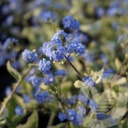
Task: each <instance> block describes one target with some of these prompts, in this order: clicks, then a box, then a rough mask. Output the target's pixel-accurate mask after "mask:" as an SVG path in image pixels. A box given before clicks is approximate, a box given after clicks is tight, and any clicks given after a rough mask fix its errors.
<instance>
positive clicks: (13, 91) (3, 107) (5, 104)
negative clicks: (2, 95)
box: [0, 68, 31, 116]
mask: <svg viewBox="0 0 128 128" xmlns="http://www.w3.org/2000/svg"><path fill="white" fill-rule="evenodd" d="M30 70H31V68H29V69H28V71H27V72H26V73H25V74H24V75H23V77H22V79H21V80H20V81H19V82H18V83H17V84H16V85H15V87H14V88H13V90H12V92H11V94H10V95H9V96H8V97H7V99H6V100H5V102H4V104H3V106H2V107H1V109H0V116H1V115H2V113H3V112H4V109H5V108H6V106H7V104H8V103H9V102H10V100H11V98H12V97H13V95H14V93H15V91H16V89H17V88H18V87H19V85H21V83H22V82H23V80H24V78H25V77H26V75H27V74H28V73H29V72H30Z"/></svg>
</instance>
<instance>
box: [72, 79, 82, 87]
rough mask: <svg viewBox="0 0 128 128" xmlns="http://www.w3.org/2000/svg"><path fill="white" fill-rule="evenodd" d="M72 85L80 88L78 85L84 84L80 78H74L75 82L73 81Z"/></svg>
mask: <svg viewBox="0 0 128 128" xmlns="http://www.w3.org/2000/svg"><path fill="white" fill-rule="evenodd" d="M74 86H75V87H76V88H80V87H82V86H84V83H83V82H82V81H80V80H76V81H75V83H74Z"/></svg>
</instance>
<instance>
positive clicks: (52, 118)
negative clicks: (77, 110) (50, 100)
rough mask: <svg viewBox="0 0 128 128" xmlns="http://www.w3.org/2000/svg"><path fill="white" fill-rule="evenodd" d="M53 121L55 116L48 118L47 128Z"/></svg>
mask: <svg viewBox="0 0 128 128" xmlns="http://www.w3.org/2000/svg"><path fill="white" fill-rule="evenodd" d="M54 119H55V115H51V116H50V119H49V121H48V124H47V127H49V126H51V125H52V123H53V121H54Z"/></svg>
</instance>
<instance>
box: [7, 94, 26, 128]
mask: <svg viewBox="0 0 128 128" xmlns="http://www.w3.org/2000/svg"><path fill="white" fill-rule="evenodd" d="M5 100H6V99H5ZM18 105H19V106H21V107H23V108H24V103H23V99H22V97H20V96H18V95H14V96H13V97H12V99H11V100H10V102H9V103H8V105H7V109H8V116H7V124H9V125H10V126H12V127H16V126H17V124H18V123H19V121H20V120H21V119H22V118H23V116H24V115H22V116H18V115H16V114H15V107H16V106H18ZM14 122H15V123H14Z"/></svg>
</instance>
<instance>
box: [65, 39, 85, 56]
mask: <svg viewBox="0 0 128 128" xmlns="http://www.w3.org/2000/svg"><path fill="white" fill-rule="evenodd" d="M66 50H67V52H69V53H72V52H76V53H77V54H78V56H81V55H83V54H84V53H85V46H84V45H82V43H81V42H80V39H79V38H78V37H76V38H74V39H72V40H71V41H70V42H68V43H67V44H66Z"/></svg>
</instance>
